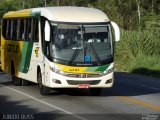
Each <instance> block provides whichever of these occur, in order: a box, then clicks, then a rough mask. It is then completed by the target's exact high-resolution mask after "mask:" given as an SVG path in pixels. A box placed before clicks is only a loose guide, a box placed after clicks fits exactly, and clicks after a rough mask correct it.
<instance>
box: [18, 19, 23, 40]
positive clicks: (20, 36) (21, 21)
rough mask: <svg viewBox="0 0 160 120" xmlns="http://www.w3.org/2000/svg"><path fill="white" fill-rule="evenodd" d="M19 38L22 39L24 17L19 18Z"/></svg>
mask: <svg viewBox="0 0 160 120" xmlns="http://www.w3.org/2000/svg"><path fill="white" fill-rule="evenodd" d="M19 39H21V40H24V19H20V30H19Z"/></svg>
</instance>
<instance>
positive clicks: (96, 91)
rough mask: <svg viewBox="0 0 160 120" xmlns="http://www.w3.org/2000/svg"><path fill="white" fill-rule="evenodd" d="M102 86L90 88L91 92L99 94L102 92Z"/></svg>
mask: <svg viewBox="0 0 160 120" xmlns="http://www.w3.org/2000/svg"><path fill="white" fill-rule="evenodd" d="M101 91H102V88H90V93H91V95H92V96H99V95H100V94H101Z"/></svg>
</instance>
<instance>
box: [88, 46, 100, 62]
mask: <svg viewBox="0 0 160 120" xmlns="http://www.w3.org/2000/svg"><path fill="white" fill-rule="evenodd" d="M89 47H90V48H91V50H92V52H93V55H94V56H95V58H96V60H97V63H98V65H101V60H100V58H99V56H98V54H97V53H96V51H95V49H94V47H93V45H92V43H90V44H89Z"/></svg>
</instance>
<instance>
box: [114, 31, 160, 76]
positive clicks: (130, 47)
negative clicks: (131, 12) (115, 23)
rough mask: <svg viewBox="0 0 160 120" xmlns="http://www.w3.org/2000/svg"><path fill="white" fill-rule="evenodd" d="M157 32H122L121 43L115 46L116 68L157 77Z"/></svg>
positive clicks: (159, 52)
mask: <svg viewBox="0 0 160 120" xmlns="http://www.w3.org/2000/svg"><path fill="white" fill-rule="evenodd" d="M159 32H160V31H159V30H157V29H155V30H154V29H150V30H143V31H123V32H122V36H121V37H122V38H121V41H120V42H118V43H117V44H116V55H115V59H116V68H117V69H118V70H124V71H129V72H134V73H141V74H147V75H154V76H158V74H159V73H158V72H159V71H160V34H159ZM146 71H147V72H146Z"/></svg>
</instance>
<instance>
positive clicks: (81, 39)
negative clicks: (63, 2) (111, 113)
mask: <svg viewBox="0 0 160 120" xmlns="http://www.w3.org/2000/svg"><path fill="white" fill-rule="evenodd" d="M1 34H2V36H1V62H2V70H3V71H4V72H7V73H9V74H11V75H12V81H13V83H14V84H15V85H27V84H28V82H29V81H30V82H34V83H38V84H39V88H40V93H41V94H42V95H47V94H49V93H50V88H89V89H90V91H91V93H92V94H93V95H98V94H100V92H101V88H109V87H112V85H113V82H114V43H115V41H119V39H120V31H119V27H118V26H117V24H116V23H114V22H112V21H110V20H109V19H108V17H107V16H106V14H104V13H103V12H102V11H100V10H98V9H94V8H85V7H44V8H33V9H25V10H20V11H11V12H8V13H6V14H5V15H4V16H3V24H2V33H1Z"/></svg>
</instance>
